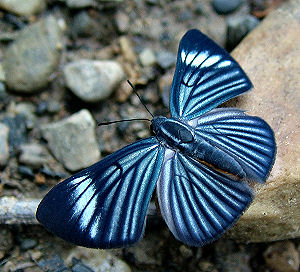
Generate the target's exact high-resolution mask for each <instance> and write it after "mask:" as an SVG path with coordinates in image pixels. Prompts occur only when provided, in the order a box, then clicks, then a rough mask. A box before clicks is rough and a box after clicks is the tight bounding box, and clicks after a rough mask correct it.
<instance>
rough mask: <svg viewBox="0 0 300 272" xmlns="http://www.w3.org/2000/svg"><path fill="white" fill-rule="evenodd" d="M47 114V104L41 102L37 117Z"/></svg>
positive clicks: (36, 110) (37, 109) (37, 107)
mask: <svg viewBox="0 0 300 272" xmlns="http://www.w3.org/2000/svg"><path fill="white" fill-rule="evenodd" d="M46 112H47V102H46V101H41V102H40V103H38V104H37V106H36V109H35V113H36V114H37V115H43V114H45V113H46Z"/></svg>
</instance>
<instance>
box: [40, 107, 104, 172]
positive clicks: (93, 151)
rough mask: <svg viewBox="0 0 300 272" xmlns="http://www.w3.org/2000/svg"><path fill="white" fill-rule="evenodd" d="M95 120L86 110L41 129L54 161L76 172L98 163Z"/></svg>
mask: <svg viewBox="0 0 300 272" xmlns="http://www.w3.org/2000/svg"><path fill="white" fill-rule="evenodd" d="M95 126H96V123H95V120H94V119H93V117H92V115H91V113H90V112H89V111H88V110H81V111H79V112H77V113H74V114H73V115H71V116H70V117H68V118H65V119H63V120H61V121H58V122H53V123H50V124H47V125H43V126H42V127H41V132H42V135H43V137H44V138H45V139H46V140H47V141H48V146H49V148H50V150H51V152H52V153H53V154H54V156H55V157H56V159H57V160H58V161H60V162H61V163H62V164H63V165H64V166H65V167H66V168H67V169H69V170H70V171H77V170H80V169H82V168H85V167H88V166H90V165H92V164H93V163H95V162H97V161H99V159H100V151H99V148H98V145H97V140H96V135H95Z"/></svg>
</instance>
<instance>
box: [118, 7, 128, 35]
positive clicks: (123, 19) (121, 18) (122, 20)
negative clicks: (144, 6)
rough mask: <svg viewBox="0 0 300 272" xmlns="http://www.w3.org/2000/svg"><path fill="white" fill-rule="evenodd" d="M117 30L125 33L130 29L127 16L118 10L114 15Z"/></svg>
mask: <svg viewBox="0 0 300 272" xmlns="http://www.w3.org/2000/svg"><path fill="white" fill-rule="evenodd" d="M115 21H116V25H117V29H118V31H119V32H121V33H126V32H127V31H128V29H129V27H130V19H129V16H128V15H127V14H126V13H124V12H123V11H120V10H118V11H117V13H116V15H115Z"/></svg>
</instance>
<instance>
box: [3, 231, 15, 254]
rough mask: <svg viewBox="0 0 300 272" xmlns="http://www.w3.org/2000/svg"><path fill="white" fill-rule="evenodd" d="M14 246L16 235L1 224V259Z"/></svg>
mask: <svg viewBox="0 0 300 272" xmlns="http://www.w3.org/2000/svg"><path fill="white" fill-rule="evenodd" d="M13 246H14V237H13V234H12V232H11V231H10V230H9V229H8V228H7V227H5V226H1V229H0V259H3V257H5V255H6V254H8V253H9V251H10V250H11V249H12V248H13Z"/></svg>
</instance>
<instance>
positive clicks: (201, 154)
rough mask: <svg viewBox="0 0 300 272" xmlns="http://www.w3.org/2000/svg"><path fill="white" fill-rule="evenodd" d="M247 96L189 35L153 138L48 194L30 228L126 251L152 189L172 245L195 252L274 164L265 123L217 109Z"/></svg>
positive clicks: (234, 69) (219, 55)
mask: <svg viewBox="0 0 300 272" xmlns="http://www.w3.org/2000/svg"><path fill="white" fill-rule="evenodd" d="M251 88H252V84H251V82H250V80H249V78H248V77H247V75H246V74H245V72H244V71H243V70H242V68H241V67H240V66H239V64H238V63H237V62H236V61H235V60H234V59H233V58H232V57H231V56H230V55H229V54H228V53H227V52H226V51H225V50H224V49H222V48H221V47H219V46H218V45H217V44H215V43H214V42H213V41H212V40H210V39H209V38H208V37H207V36H205V35H204V34H202V33H201V32H200V31H198V30H195V29H193V30H190V31H188V32H187V33H186V34H185V35H184V36H183V38H182V40H181V42H180V45H179V49H178V56H177V63H176V70H175V74H174V79H173V83H172V88H171V92H170V114H171V117H170V118H166V117H162V116H159V117H154V119H153V120H152V130H153V132H154V134H155V137H149V138H146V139H142V140H139V141H137V142H134V143H132V144H130V145H128V146H125V147H123V148H121V149H120V150H118V151H116V152H114V153H112V154H110V155H109V156H107V157H105V158H104V159H102V160H101V161H99V162H97V163H95V164H94V165H92V166H90V167H88V168H86V169H84V170H82V171H80V172H79V173H76V174H75V175H73V176H71V177H69V178H67V179H66V180H64V181H63V182H61V183H59V184H58V185H56V186H55V187H53V188H52V189H51V190H50V191H49V192H48V193H47V194H46V196H45V197H44V198H43V200H42V201H41V203H40V204H39V207H38V209H37V213H36V217H37V219H38V221H39V222H40V223H42V224H43V225H44V226H45V227H46V228H47V229H48V230H50V231H51V232H53V233H55V234H56V235H58V236H59V237H61V238H63V239H65V240H67V241H69V242H72V243H74V244H76V245H81V246H85V247H91V248H115V247H124V246H128V245H132V244H134V243H136V242H137V241H139V240H140V239H141V238H142V236H143V232H144V229H145V221H146V220H145V217H146V214H147V207H148V205H149V203H150V200H151V196H152V194H153V192H154V190H155V188H156V192H157V199H158V203H159V207H160V212H161V215H162V217H163V218H164V220H165V222H166V224H167V225H168V227H169V229H170V231H171V232H172V233H173V235H174V236H175V237H176V238H177V239H178V240H180V241H181V242H183V243H185V244H187V245H190V246H202V245H204V244H207V243H210V242H212V241H213V240H215V239H217V238H218V237H220V236H221V235H222V234H223V233H224V232H225V231H226V230H227V229H229V228H230V227H231V226H232V225H233V224H234V223H235V222H236V221H237V220H238V219H239V217H240V216H241V215H242V214H243V212H244V211H245V210H246V209H247V207H248V206H249V205H250V203H251V202H252V199H253V192H252V189H251V187H250V186H249V184H248V181H256V182H261V183H264V182H265V181H266V179H267V178H268V176H269V173H270V171H271V168H272V166H273V164H274V159H275V154H276V143H275V138H274V133H273V131H272V129H271V128H270V126H269V125H268V124H267V123H266V122H265V121H264V120H262V119H261V118H259V117H255V116H249V115H247V114H246V113H245V112H244V111H242V110H239V109H235V108H217V106H219V105H221V104H222V103H223V102H225V101H227V100H229V99H230V98H233V97H236V96H238V95H240V94H243V93H245V92H247V91H248V90H250V89H251ZM229 174H231V175H229Z"/></svg>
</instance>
